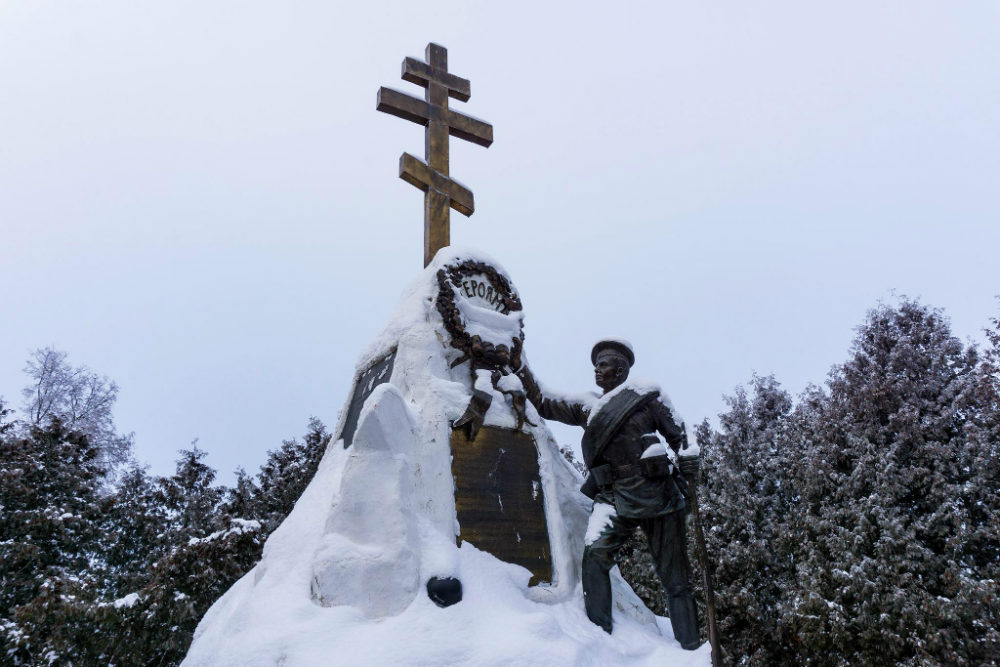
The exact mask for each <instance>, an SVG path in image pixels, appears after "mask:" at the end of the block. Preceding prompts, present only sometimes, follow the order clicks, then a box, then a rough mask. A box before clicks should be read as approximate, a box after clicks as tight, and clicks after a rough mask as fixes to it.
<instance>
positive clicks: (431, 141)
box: [424, 43, 451, 266]
mask: <svg viewBox="0 0 1000 667" xmlns="http://www.w3.org/2000/svg"><path fill="white" fill-rule="evenodd" d="M424 57H425V58H426V59H427V64H428V65H430V66H431V71H432V72H434V71H438V72H447V71H448V49H446V48H444V47H443V46H440V45H438V44H434V43H431V44H428V45H427V48H426V49H425V50H424ZM425 99H426V100H427V104H429V105H430V106H431V108H435V107H437V108H440V109H443V110H445V111H447V109H448V88H447V87H446V86H445V85H444V84H443V83H441V82H439V81H435V80H433V79H431V80H429V81H428V82H427V92H426V95H425ZM436 115H437V114H436ZM443 115H445V114H440V115H439V117H438V118H431V120H430V122H429V123H428V124H427V131H426V132H425V133H424V157H425V158H426V159H427V164H428V165H429V166H430V168H431V169H433V170H434V171H436V172H438V173H439V174H441V175H442V176H445V177H448V176H449V173H448V162H449V158H450V151H449V146H448V125H447V124H446V123H445V122H444V121H443V120H441V118H440V116H443ZM450 203H451V202H450V201H449V199H448V196H447V195H446V194H444V193H443V192H439V191H438V190H436V189H434V188H427V190H426V191H425V192H424V266H427V265H428V264H430V263H431V260H432V259H434V255H435V254H437V251H438V250H440V249H441V248H444V247H445V246H447V245H449V244H450V243H451V211H450V209H451V207H450Z"/></svg>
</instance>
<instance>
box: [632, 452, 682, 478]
mask: <svg viewBox="0 0 1000 667" xmlns="http://www.w3.org/2000/svg"><path fill="white" fill-rule="evenodd" d="M639 467H640V469H641V470H642V474H643V475H644V476H645V477H650V478H653V479H656V478H658V477H667V476H668V475H670V473H672V472H673V470H674V464H673V462H672V461H671V460H670V457H669V456H667V455H666V454H661V455H659V456H647V457H646V458H644V459H639Z"/></svg>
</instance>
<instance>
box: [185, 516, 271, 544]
mask: <svg viewBox="0 0 1000 667" xmlns="http://www.w3.org/2000/svg"><path fill="white" fill-rule="evenodd" d="M229 523H230V524H232V525H231V526H230V527H229V528H227V529H225V530H217V531H215V532H214V533H212V534H210V535H206V536H205V537H192V538H191V539H190V540H188V545H189V546H190V545H193V544H201V543H203V542H211V541H212V540H217V539H219V538H222V537H227V536H229V535H241V534H243V533H247V532H252V531H254V530H260V521H257V520H256V519H230V520H229Z"/></svg>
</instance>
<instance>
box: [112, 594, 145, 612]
mask: <svg viewBox="0 0 1000 667" xmlns="http://www.w3.org/2000/svg"><path fill="white" fill-rule="evenodd" d="M138 601H139V594H138V593H129V594H128V595H126V596H125V597H121V598H118V599H117V600H115V601H114V602H113V603H112V604H113V605H114V607H115V609H120V608H122V607H131V606H132V605H134V604H135V603H136V602H138Z"/></svg>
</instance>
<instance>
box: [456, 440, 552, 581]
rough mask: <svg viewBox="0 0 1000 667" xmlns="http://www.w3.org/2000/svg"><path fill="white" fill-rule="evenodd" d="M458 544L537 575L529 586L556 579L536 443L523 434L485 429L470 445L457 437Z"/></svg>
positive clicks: (532, 578)
mask: <svg viewBox="0 0 1000 667" xmlns="http://www.w3.org/2000/svg"><path fill="white" fill-rule="evenodd" d="M451 453H452V463H451V474H452V476H453V477H454V478H455V507H456V509H457V511H458V524H459V531H460V532H459V536H458V541H459V543H460V544H461V542H462V541H468V542H471V543H472V544H474V545H475V546H476V547H477V548H479V549H482V550H483V551H487V552H489V553H491V554H493V555H494V556H496V557H497V558H499V559H500V560H503V561H506V562H508V563H516V564H517V565H521V566H524V567H525V568H527V569H528V570H530V571H531V574H532V576H531V581H530V582H529V585H531V586H535V585H537V584H539V583H542V582H546V583H548V582H551V581H552V552H551V547H550V545H549V532H548V527H547V526H546V523H545V497H544V494H543V491H542V484H541V479H540V478H539V474H538V449H537V447H536V446H535V439H534V438H533V437H532V436H531V435H529V434H527V433H522V432H521V431H514V430H512V429H503V428H496V427H493V426H484V427H483V428H482V429H481V430H480V431H479V434H478V435H477V436H476V439H475V440H474V441H472V442H470V441H469V438H468V433H467V431H466V430H465V429H462V430H455V431H452V433H451Z"/></svg>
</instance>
